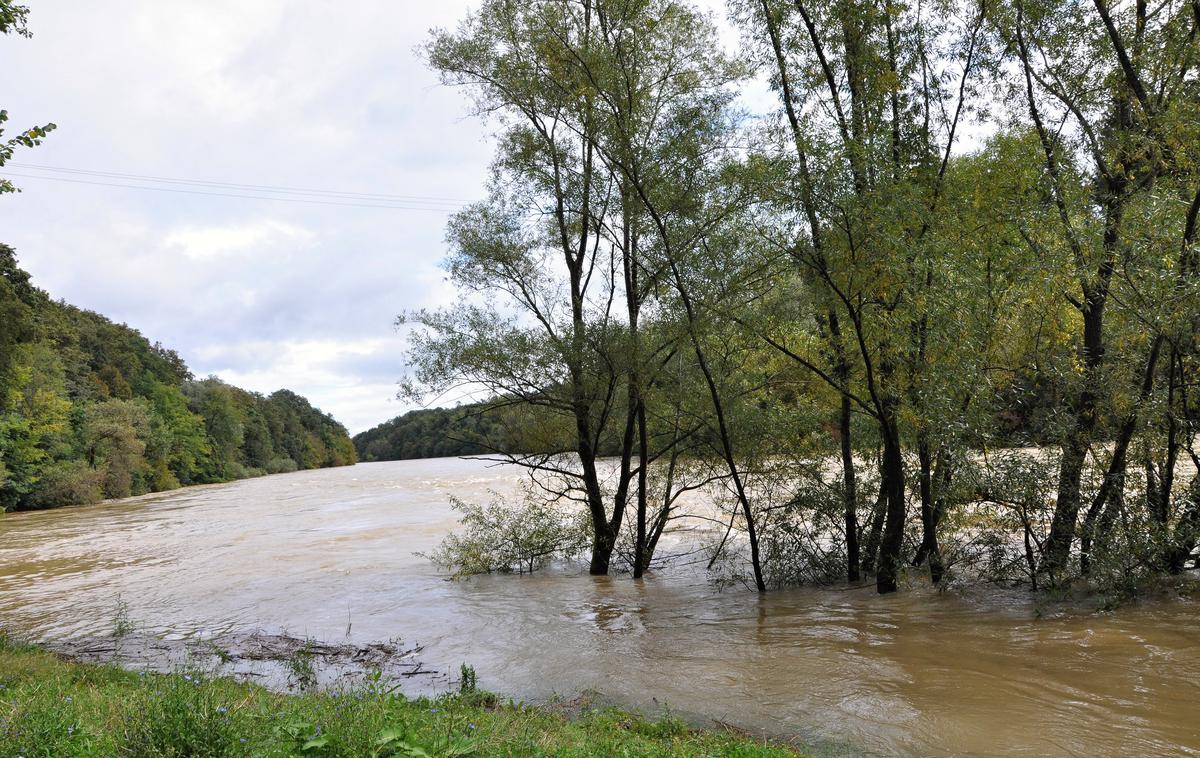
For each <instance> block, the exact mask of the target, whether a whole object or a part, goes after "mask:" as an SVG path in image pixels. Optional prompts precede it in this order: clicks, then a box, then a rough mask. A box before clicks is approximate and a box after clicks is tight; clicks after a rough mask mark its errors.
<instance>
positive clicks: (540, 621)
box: [0, 459, 1200, 756]
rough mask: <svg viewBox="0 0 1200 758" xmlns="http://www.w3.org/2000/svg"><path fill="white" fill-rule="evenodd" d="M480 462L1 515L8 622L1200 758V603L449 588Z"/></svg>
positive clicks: (799, 729) (649, 587)
mask: <svg viewBox="0 0 1200 758" xmlns="http://www.w3.org/2000/svg"><path fill="white" fill-rule="evenodd" d="M517 480H518V475H517V474H516V473H515V472H514V471H513V470H512V469H505V468H495V467H489V465H488V464H486V463H484V462H481V461H469V460H457V459H438V460H427V461H406V462H397V463H372V464H360V465H358V466H355V467H351V468H343V469H332V470H323V471H310V472H301V473H297V474H288V475H283V476H274V477H267V478H263V479H255V480H248V481H243V482H237V483H233V484H227V485H215V486H208V487H197V488H191V489H186V490H181V491H177V492H173V493H163V494H158V495H152V496H146V497H142V498H135V499H132V500H127V501H121V502H117V503H111V504H105V505H101V506H94V507H87V508H71V509H61V510H56V511H47V512H39V513H24V514H8V515H4V516H0V626H5V627H8V628H9V629H10V630H13V631H15V632H17V633H19V634H22V635H25V636H31V637H33V638H36V639H44V640H49V639H67V638H87V637H100V636H104V635H110V634H111V630H112V627H113V615H114V609H115V608H116V607H117V602H118V596H119V597H120V598H121V599H122V601H123V602H124V603H126V604H127V605H128V616H129V618H130V620H132V621H133V622H134V623H136V624H141V625H145V627H146V628H149V629H153V630H155V631H156V632H159V633H168V632H175V633H180V632H184V633H186V632H193V631H209V632H214V633H215V632H228V631H229V630H244V631H253V630H269V631H280V630H286V631H287V632H290V633H291V634H296V635H304V636H312V637H315V638H318V639H323V640H344V639H346V638H347V637H349V638H350V639H351V640H356V641H359V642H366V641H375V640H386V639H390V638H395V637H399V638H401V639H402V640H403V641H404V642H405V643H406V644H420V645H423V646H424V650H423V652H422V653H421V655H422V658H423V660H424V661H425V663H426V664H427V665H428V666H430V667H432V668H434V669H439V670H443V671H449V672H455V671H457V669H458V665H459V663H461V662H464V661H465V662H468V663H470V664H472V665H474V666H475V668H476V669H477V671H478V673H479V681H480V684H481V686H483V687H486V688H488V689H492V690H497V691H500V692H501V693H503V694H506V695H511V696H514V697H517V698H521V699H527V700H538V699H544V698H548V697H551V696H553V695H556V694H557V695H562V696H566V697H572V696H575V695H578V694H579V693H580V692H582V691H585V690H594V691H596V692H597V693H599V694H600V695H601V696H602V697H603V698H604V699H607V700H611V701H614V702H617V703H621V704H624V705H627V706H630V707H640V708H645V709H648V710H655V709H658V708H660V707H662V706H664V705H665V706H669V707H670V708H672V709H674V710H676V711H678V712H680V713H683V714H688V715H690V716H695V717H702V718H707V719H712V720H716V721H719V722H723V723H728V724H731V725H735V726H738V727H743V728H747V729H750V730H754V731H760V732H765V733H768V734H771V735H775V736H782V737H794V738H797V739H799V740H800V741H802V743H803V744H804V745H806V746H809V747H810V748H816V749H817V750H818V751H828V752H854V753H856V752H860V751H865V752H877V753H887V754H891V753H903V754H919V755H963V754H995V753H998V752H1004V753H1019V754H1030V755H1036V754H1075V755H1088V756H1091V755H1106V754H1108V755H1111V754H1143V755H1166V754H1193V755H1200V614H1198V613H1197V611H1198V610H1200V605H1198V604H1197V603H1195V602H1194V601H1188V600H1170V601H1153V602H1143V603H1139V604H1136V605H1133V606H1129V607H1125V608H1122V609H1119V610H1118V611H1115V612H1110V613H1102V614H1084V613H1055V614H1051V615H1050V616H1049V617H1046V616H1042V617H1039V615H1038V614H1037V613H1036V612H1035V609H1034V606H1033V604H1032V603H1031V602H1030V600H1029V599H1028V598H1027V596H1026V595H1024V594H1022V593H1020V592H1013V593H1006V592H1003V591H996V592H986V593H979V595H978V596H974V597H964V596H960V595H951V594H936V593H932V592H928V591H924V590H915V591H910V592H905V593H900V594H897V595H892V596H886V597H880V596H878V595H876V594H875V593H874V592H873V591H872V590H870V589H862V590H845V591H838V590H800V591H790V592H774V593H769V594H767V595H764V596H761V597H760V596H758V595H757V594H755V593H751V592H747V591H745V590H743V589H741V588H733V589H726V590H724V591H717V590H716V589H714V588H713V587H711V586H710V585H709V583H708V582H707V579H706V577H705V576H704V575H703V572H702V571H695V570H693V571H684V570H676V571H673V572H670V573H669V574H660V575H658V576H650V577H648V578H647V579H646V580H645V581H643V582H634V581H632V580H631V579H629V578H628V577H627V576H616V577H612V578H592V577H589V576H587V575H586V574H580V573H574V572H569V571H563V570H559V571H555V572H550V573H542V574H536V575H534V576H492V577H481V578H476V579H472V580H469V581H462V582H450V581H446V579H445V577H444V576H442V575H440V574H439V573H438V572H437V571H436V570H435V569H434V567H432V566H431V565H430V564H429V563H428V562H427V561H426V560H425V559H423V558H420V557H417V556H415V555H414V552H416V551H422V550H428V549H430V548H432V547H433V546H434V545H436V544H437V542H438V541H439V539H440V538H441V537H442V536H443V535H444V534H446V533H447V532H448V531H449V530H451V529H452V528H454V526H455V523H456V521H455V514H454V512H453V511H452V510H451V509H450V507H449V505H448V502H447V501H448V496H449V495H451V494H456V495H459V496H463V497H466V498H468V499H471V498H475V499H487V498H488V491H489V490H497V491H501V492H503V491H509V490H511V489H512V488H513V487H515V485H516V482H517Z"/></svg>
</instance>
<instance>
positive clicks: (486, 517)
mask: <svg viewBox="0 0 1200 758" xmlns="http://www.w3.org/2000/svg"><path fill="white" fill-rule="evenodd" d="M450 502H451V505H452V506H453V507H454V509H455V510H456V511H458V512H459V513H461V514H462V525H463V526H464V527H465V529H464V530H463V531H462V532H459V533H455V534H451V535H449V536H448V537H446V539H444V540H442V544H441V545H439V546H438V548H437V549H436V550H435V551H434V552H433V553H431V554H429V555H428V556H426V557H428V558H429V559H430V560H432V561H433V562H434V563H436V564H437V565H439V566H441V567H443V568H445V569H447V570H449V571H451V572H452V573H453V574H454V576H455V577H463V576H471V575H474V574H490V573H493V572H500V573H509V572H513V571H516V572H518V573H521V574H524V573H527V572H528V573H532V572H534V571H536V570H537V569H539V568H543V567H544V566H546V565H547V564H548V563H550V562H551V561H553V560H556V559H560V560H570V559H572V558H575V557H577V556H578V555H579V554H580V553H581V552H582V551H583V550H584V549H585V548H586V547H587V545H588V543H589V541H590V539H591V538H590V536H589V530H588V527H587V521H586V519H585V518H581V516H584V515H586V514H580V513H571V512H568V511H565V510H563V508H562V507H560V506H557V505H555V504H553V503H548V502H546V501H544V500H542V499H539V498H537V497H535V496H533V495H532V493H529V492H526V493H525V497H524V498H523V499H522V500H521V501H520V502H517V503H511V502H506V501H505V500H504V499H503V498H501V497H499V496H498V495H497V496H495V497H494V499H493V500H492V502H491V503H490V504H488V505H477V504H473V503H467V502H465V501H462V500H459V499H458V498H451V500H450Z"/></svg>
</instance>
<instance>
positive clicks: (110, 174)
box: [8, 161, 463, 205]
mask: <svg viewBox="0 0 1200 758" xmlns="http://www.w3.org/2000/svg"><path fill="white" fill-rule="evenodd" d="M8 165H9V166H16V167H18V168H22V169H35V170H37V171H53V172H57V173H65V174H82V175H86V176H100V177H104V178H107V179H132V180H136V181H143V182H164V183H167V184H183V185H195V186H204V187H227V188H232V189H238V190H256V191H261V192H278V193H285V194H302V195H331V196H337V197H349V198H354V199H366V200H403V201H410V200H411V201H419V202H425V201H430V202H438V203H452V204H454V205H462V204H463V201H462V200H460V199H458V198H453V197H435V196H430V195H389V194H381V193H376V192H344V191H340V190H322V189H305V188H303V187H280V186H278V185H274V184H241V183H238V182H214V181H207V180H204V179H179V178H176V177H169V176H152V175H146V174H124V173H119V172H116V171H98V170H88V169H81V168H65V167H62V166H45V165H41V164H36V163H16V162H11V161H10V162H9V163H8Z"/></svg>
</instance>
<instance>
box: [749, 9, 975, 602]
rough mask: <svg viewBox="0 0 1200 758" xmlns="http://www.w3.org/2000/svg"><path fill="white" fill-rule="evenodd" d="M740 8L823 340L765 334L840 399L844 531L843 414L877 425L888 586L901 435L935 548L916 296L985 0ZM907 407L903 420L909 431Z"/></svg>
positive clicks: (897, 516)
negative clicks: (772, 95)
mask: <svg viewBox="0 0 1200 758" xmlns="http://www.w3.org/2000/svg"><path fill="white" fill-rule="evenodd" d="M738 10H739V15H740V17H741V19H742V21H743V24H744V26H745V27H746V28H747V30H748V32H749V34H750V35H751V37H752V38H753V39H754V40H756V41H757V45H756V47H757V50H758V57H759V59H760V60H761V61H762V62H763V64H764V66H765V67H766V68H767V70H768V71H769V72H770V74H771V76H772V82H773V83H774V85H775V87H776V89H777V91H778V92H779V95H780V98H781V100H782V106H783V107H782V111H783V113H782V119H783V128H784V130H785V133H786V134H787V138H786V139H781V140H780V143H781V145H782V147H783V150H784V151H785V156H786V159H787V161H788V163H789V165H790V177H789V181H788V190H787V191H784V192H778V191H777V192H775V193H774V194H773V196H772V197H771V198H770V200H771V202H772V203H774V204H775V205H776V206H777V207H779V206H782V208H783V209H784V210H783V211H782V217H783V218H784V219H798V220H800V224H799V227H800V228H799V229H798V230H797V231H796V232H794V235H795V236H794V237H792V238H791V239H786V240H784V243H783V245H782V246H783V247H784V248H785V249H787V250H789V252H790V254H791V256H792V258H793V259H794V260H795V262H796V265H797V267H798V269H799V271H800V274H801V276H802V278H803V280H805V281H807V282H809V284H810V287H811V290H812V291H813V292H815V293H816V297H818V298H819V299H820V302H821V306H820V307H819V308H818V309H817V310H816V315H817V317H818V318H819V319H821V321H822V331H823V333H824V340H825V342H826V345H827V346H826V348H825V349H824V350H822V351H819V353H814V352H813V351H807V352H806V351H804V350H801V349H798V348H796V347H795V344H794V339H791V338H790V337H789V335H781V334H775V335H764V336H765V337H766V338H767V339H768V340H769V342H770V343H771V344H772V345H774V346H775V347H776V348H777V349H779V350H780V351H781V352H784V353H785V354H786V355H788V356H789V357H791V358H792V359H793V360H795V361H796V362H797V363H799V364H800V365H802V366H804V367H805V368H807V369H808V370H810V371H812V372H813V373H815V374H816V375H817V376H819V377H820V378H821V379H822V380H824V381H825V382H827V383H828V384H829V386H830V387H832V388H833V389H834V390H835V391H836V392H837V393H838V394H839V395H840V397H841V398H842V403H841V407H840V409H839V412H838V416H839V428H840V429H841V436H842V438H843V445H844V447H843V451H842V464H843V472H844V473H843V479H844V485H843V486H844V491H845V493H846V499H847V501H846V513H847V517H846V522H847V529H846V531H847V533H848V534H850V533H853V532H855V531H856V529H855V526H856V525H855V524H854V523H853V522H854V521H855V515H854V512H853V509H854V501H853V500H852V499H851V498H852V497H853V489H854V487H853V482H854V479H853V454H852V453H853V451H852V450H850V449H849V432H850V429H849V423H848V418H849V414H850V412H851V410H857V411H858V412H861V413H862V414H864V415H865V416H866V417H868V418H870V419H871V420H872V422H873V424H874V426H875V429H876V431H877V436H878V439H879V440H880V443H881V447H882V452H881V462H880V475H881V480H882V484H881V489H882V494H883V504H884V506H885V513H884V514H883V515H884V521H883V526H882V537H881V541H880V545H879V555H878V561H877V565H876V568H877V574H876V583H877V587H878V589H879V591H880V592H891V591H894V590H895V589H896V588H897V576H898V571H899V569H900V565H901V563H902V560H903V556H902V553H903V542H904V528H905V521H906V499H905V485H906V481H905V463H904V446H905V438H906V436H909V435H910V434H911V436H912V438H913V439H914V440H915V446H916V448H917V452H918V459H919V467H920V473H919V481H920V482H921V485H922V486H921V487H920V491H921V495H922V514H923V518H922V523H923V527H924V532H925V538H924V540H923V543H924V544H925V546H926V548H927V549H928V550H929V552H930V553H931V554H932V555H934V556H936V555H937V547H936V529H937V518H936V516H937V514H936V505H935V499H936V496H935V493H934V491H933V483H934V482H935V481H936V480H937V479H938V478H939V477H940V478H944V477H945V474H944V473H941V474H939V473H938V472H935V470H934V469H935V467H936V466H938V465H939V463H940V465H941V466H942V467H943V468H944V467H947V466H949V465H951V464H950V459H949V457H948V456H947V455H946V454H945V452H944V451H945V444H944V443H943V442H941V441H939V440H938V437H937V429H935V428H933V426H932V425H931V424H927V423H921V422H920V419H921V417H922V416H924V415H927V414H926V410H925V409H924V408H923V398H922V394H921V392H920V388H921V387H922V385H923V377H924V376H925V374H926V373H927V372H928V370H929V369H928V364H929V360H930V358H929V334H930V323H929V318H930V316H931V312H930V310H929V308H928V303H929V302H930V298H929V292H930V290H931V289H933V288H935V287H937V286H939V285H940V284H942V283H943V281H944V280H943V278H942V277H940V276H939V274H938V271H939V268H938V267H939V256H940V254H941V252H942V250H941V248H940V247H939V245H937V244H935V238H936V234H933V233H931V230H934V229H936V227H937V225H938V224H939V222H940V220H941V218H942V216H941V214H940V213H939V211H940V204H941V203H942V202H943V200H944V198H943V194H944V190H945V186H946V177H947V172H948V170H949V169H950V166H951V157H952V154H953V151H954V149H955V147H956V145H957V144H958V141H959V138H960V135H961V130H962V128H963V126H964V124H965V122H966V120H967V118H968V115H969V114H970V113H971V111H972V110H973V109H974V107H975V105H976V103H977V102H978V99H979V94H978V83H979V80H980V77H979V70H980V68H981V67H982V65H983V63H984V61H985V52H986V50H985V48H984V42H985V39H984V35H983V34H982V30H983V24H984V20H985V17H986V13H987V7H986V6H985V5H981V4H976V3H971V2H961V3H956V2H942V3H936V4H934V5H933V6H930V5H927V4H923V3H906V2H892V1H891V0H888V1H887V2H882V3H865V2H857V1H856V0H829V1H822V0H818V1H817V2H809V1H806V0H792V1H789V2H777V1H775V0H755V1H754V2H751V1H750V0H745V1H744V2H740V3H739V4H738ZM905 409H907V411H905ZM906 416H909V417H913V416H915V417H916V419H917V422H916V423H908V424H907V427H908V428H907V429H906V421H905V419H906ZM935 572H936V567H935ZM848 574H849V575H851V576H853V574H854V571H853V568H849V569H848Z"/></svg>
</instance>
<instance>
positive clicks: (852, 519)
mask: <svg viewBox="0 0 1200 758" xmlns="http://www.w3.org/2000/svg"><path fill="white" fill-rule="evenodd" d="M838 421H839V423H838V431H839V432H840V434H841V438H842V439H841V442H842V498H843V499H844V504H845V519H846V581H848V582H857V581H858V580H859V579H860V574H859V570H858V566H859V561H860V560H861V558H860V556H859V547H858V486H857V482H856V481H855V477H854V447H853V445H852V444H851V439H850V421H851V414H850V398H848V397H846V396H845V395H843V396H842V411H841V414H840V416H839V418H838Z"/></svg>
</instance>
